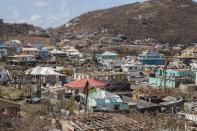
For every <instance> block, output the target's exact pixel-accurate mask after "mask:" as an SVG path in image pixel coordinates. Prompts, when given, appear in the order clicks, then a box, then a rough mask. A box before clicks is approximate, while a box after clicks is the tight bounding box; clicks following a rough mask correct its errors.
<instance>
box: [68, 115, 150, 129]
mask: <svg viewBox="0 0 197 131" xmlns="http://www.w3.org/2000/svg"><path fill="white" fill-rule="evenodd" d="M71 121H72V122H71V123H72V125H73V126H74V128H75V129H76V130H101V129H103V130H107V131H112V130H113V131H120V130H124V131H131V130H132V131H138V130H145V129H147V126H146V124H144V123H141V122H138V121H136V120H134V119H132V118H128V117H126V116H124V115H119V114H113V113H91V114H86V115H80V116H78V117H76V116H75V117H73V118H71Z"/></svg>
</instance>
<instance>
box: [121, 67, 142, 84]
mask: <svg viewBox="0 0 197 131" xmlns="http://www.w3.org/2000/svg"><path fill="white" fill-rule="evenodd" d="M121 68H122V71H123V72H125V73H127V76H128V77H127V78H128V80H129V81H131V80H132V79H134V78H137V77H138V78H140V77H141V74H142V72H143V65H142V64H140V63H127V64H123V65H122V66H121Z"/></svg>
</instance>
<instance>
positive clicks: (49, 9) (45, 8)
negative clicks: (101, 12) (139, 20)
mask: <svg viewBox="0 0 197 131" xmlns="http://www.w3.org/2000/svg"><path fill="white" fill-rule="evenodd" d="M0 1H1V4H0V9H1V11H0V18H2V19H4V20H5V21H6V22H17V23H23V22H27V23H30V24H34V25H37V26H42V27H50V26H52V27H57V26H60V25H62V24H65V23H66V22H67V21H68V20H70V19H71V18H73V17H76V16H78V15H80V14H82V13H85V12H88V11H92V10H97V9H103V8H108V7H113V6H118V5H123V4H127V3H133V2H136V1H143V0H0Z"/></svg>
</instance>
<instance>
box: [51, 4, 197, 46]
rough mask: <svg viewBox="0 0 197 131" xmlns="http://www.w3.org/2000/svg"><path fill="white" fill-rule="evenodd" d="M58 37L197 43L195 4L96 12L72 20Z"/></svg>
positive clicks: (196, 7)
mask: <svg viewBox="0 0 197 131" xmlns="http://www.w3.org/2000/svg"><path fill="white" fill-rule="evenodd" d="M69 23H72V25H70V26H69V27H68V26H66V25H63V26H61V27H59V28H57V29H56V30H55V31H56V32H58V34H66V33H68V32H72V31H77V32H81V33H82V34H84V35H87V34H91V33H94V32H96V33H97V34H99V35H100V36H115V35H117V34H126V35H127V36H128V37H129V39H130V40H136V39H144V38H154V39H157V40H159V41H160V42H169V43H179V42H180V43H187V42H196V41H197V33H196V32H197V3H195V2H193V1H191V0H151V1H147V2H143V3H134V4H128V5H123V6H119V7H114V8H110V9H104V10H97V11H92V12H88V13H86V14H83V15H81V16H79V17H77V18H74V19H73V20H71V21H70V22H69Z"/></svg>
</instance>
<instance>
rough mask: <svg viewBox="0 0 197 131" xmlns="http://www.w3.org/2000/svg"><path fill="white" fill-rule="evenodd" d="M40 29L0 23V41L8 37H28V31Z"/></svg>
mask: <svg viewBox="0 0 197 131" xmlns="http://www.w3.org/2000/svg"><path fill="white" fill-rule="evenodd" d="M38 29H41V28H40V27H35V26H33V25H29V24H26V23H24V24H16V23H13V24H11V23H4V22H1V23H0V40H3V39H8V38H9V37H13V36H19V35H26V36H27V35H28V34H29V31H30V30H32V31H35V30H38Z"/></svg>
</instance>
